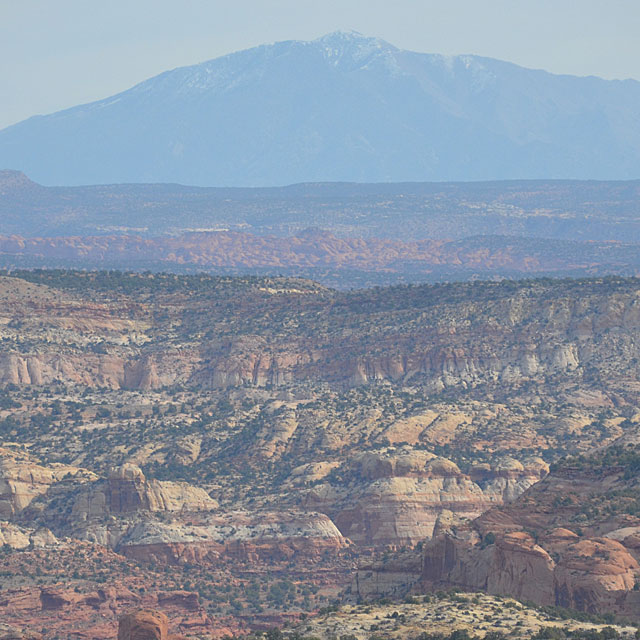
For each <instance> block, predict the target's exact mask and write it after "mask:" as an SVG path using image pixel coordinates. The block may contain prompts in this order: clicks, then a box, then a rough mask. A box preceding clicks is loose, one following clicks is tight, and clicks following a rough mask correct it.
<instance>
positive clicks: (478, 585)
mask: <svg viewBox="0 0 640 640" xmlns="http://www.w3.org/2000/svg"><path fill="white" fill-rule="evenodd" d="M594 464H595V463H594ZM634 486H637V477H636V476H635V475H633V474H632V475H631V476H629V474H625V469H624V467H619V466H616V465H615V464H612V465H611V466H606V465H605V466H603V467H601V468H597V469H591V468H590V467H589V464H586V465H585V466H584V467H582V468H580V469H577V468H575V469H574V468H571V467H563V468H561V469H559V470H557V471H555V472H554V473H552V474H550V475H549V476H548V477H547V478H546V479H544V480H543V481H542V482H540V483H539V484H537V485H536V486H534V487H532V488H531V489H530V490H529V491H527V492H526V493H525V494H523V495H522V496H521V497H520V498H519V499H517V500H516V501H515V502H514V503H512V504H511V505H507V506H503V507H498V508H494V509H491V510H489V511H487V512H486V513H485V514H483V515H482V516H480V517H479V518H477V519H476V520H475V521H473V522H472V523H470V524H467V525H463V526H460V527H458V528H457V529H456V530H455V531H453V530H451V529H449V530H443V531H441V532H439V535H438V536H436V537H434V538H433V539H432V540H431V541H430V542H427V543H426V544H425V547H424V554H423V558H422V571H421V579H420V580H421V582H422V585H423V588H434V587H436V586H442V585H456V586H460V587H463V588H468V589H471V590H473V589H482V590H486V591H488V592H489V593H493V594H502V595H505V594H510V595H513V596H515V597H517V598H520V599H524V600H531V601H533V602H537V603H540V604H548V605H558V606H564V607H569V608H573V609H578V610H582V611H590V612H601V613H602V612H607V611H610V612H614V613H617V614H620V615H624V616H630V617H634V618H636V619H637V618H638V615H639V613H638V612H639V611H640V609H639V608H638V607H639V605H640V592H638V591H636V590H635V589H634V587H635V585H636V583H637V581H638V580H640V563H639V561H640V546H639V545H638V533H639V532H640V518H638V517H637V516H636V515H632V514H629V513H626V512H625V511H624V504H625V503H624V500H625V498H622V502H620V499H619V498H617V496H620V495H622V496H625V495H628V492H629V490H630V489H631V490H632V494H631V495H633V489H632V487H634ZM590 504H593V505H597V504H609V505H610V506H611V507H612V510H611V511H610V512H609V513H607V512H603V513H601V514H600V515H597V516H594V515H591V516H588V515H587V514H590V513H592V514H593V513H599V512H597V511H591V510H590V507H589V505H590ZM534 535H535V538H534Z"/></svg>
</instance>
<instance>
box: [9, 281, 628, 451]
mask: <svg viewBox="0 0 640 640" xmlns="http://www.w3.org/2000/svg"><path fill="white" fill-rule="evenodd" d="M9 280H10V281H11V282H10V283H9V285H11V286H13V285H14V282H15V281H16V279H15V278H5V279H4V280H0V288H2V286H3V283H5V281H9ZM9 285H5V286H9ZM21 286H22V285H21ZM24 287H27V284H26V283H25V285H24ZM25 291H26V289H25ZM263 291H264V288H263V290H261V291H260V292H259V293H260V295H262V292H263ZM287 293H291V291H288V292H287ZM294 293H295V295H293V296H291V297H290V299H289V298H286V299H285V298H281V299H280V301H279V304H280V305H281V306H280V307H279V309H278V307H277V305H276V306H274V305H273V303H272V301H268V300H267V301H265V299H264V298H263V297H260V296H257V297H256V291H255V290H247V295H249V296H254V299H255V301H256V304H262V305H265V306H264V309H265V313H271V312H273V311H278V312H279V311H284V312H286V313H287V315H288V316H289V317H290V319H291V327H297V326H301V325H302V324H304V321H305V314H307V311H308V309H305V304H304V302H303V303H302V304H299V302H300V300H301V299H302V298H304V297H306V298H309V299H310V300H314V299H315V298H316V294H320V295H321V296H323V298H319V299H318V300H315V303H319V306H316V307H313V309H314V311H313V313H316V312H317V313H319V316H318V326H317V327H315V328H313V327H312V328H311V329H310V330H309V331H308V332H307V333H306V334H304V335H303V334H301V333H300V331H297V330H291V331H289V332H288V333H287V332H284V333H283V334H279V335H278V336H277V338H275V337H273V336H271V335H264V327H263V326H261V325H259V324H257V323H255V322H253V321H249V325H248V326H246V327H244V328H243V330H242V332H241V333H239V334H238V335H235V336H234V337H233V338H229V337H224V338H220V339H212V340H210V339H207V340H202V339H201V338H194V337H192V336H191V334H190V332H188V331H187V332H186V334H185V335H176V336H175V338H171V339H168V338H167V335H168V334H167V332H166V331H165V329H166V328H167V327H166V326H165V325H163V324H162V321H160V320H159V319H158V318H159V317H160V316H161V315H163V314H160V313H157V311H159V309H158V308H156V307H154V304H162V303H154V302H148V304H146V305H141V304H136V303H134V302H132V300H130V299H126V298H123V299H122V300H119V301H118V304H114V305H106V304H98V303H95V302H93V301H88V300H86V299H83V300H81V299H77V298H73V297H72V296H71V295H70V294H69V293H66V292H60V291H56V290H54V289H49V288H47V287H43V286H40V287H39V288H38V287H35V286H34V285H30V288H29V290H28V297H27V295H26V293H25V295H23V296H22V297H20V296H13V297H12V298H10V299H7V301H6V303H5V305H4V308H3V317H5V319H6V322H5V323H3V324H1V325H0V337H1V338H3V339H6V340H7V341H8V342H9V343H10V344H11V343H15V344H18V343H21V341H23V340H24V339H28V341H29V342H30V343H33V344H34V345H37V348H36V349H33V350H32V351H31V352H25V351H24V350H22V349H17V348H15V349H13V348H10V349H7V350H6V351H4V352H3V353H2V354H1V355H0V384H6V383H13V384H18V385H26V384H37V385H40V384H50V383H52V382H63V383H65V384H73V383H79V384H86V385H88V386H104V387H110V388H118V389H127V388H128V389H145V390H146V389H155V388H158V387H161V386H164V385H171V384H175V383H186V384H194V385H201V386H204V387H210V388H211V387H215V388H226V387H234V386H239V385H254V386H265V385H282V384H286V383H291V382H301V381H315V382H319V381H322V382H329V383H334V384H341V385H361V384H366V383H369V382H374V381H404V382H408V381H411V380H416V379H419V380H421V381H423V382H424V383H426V384H427V385H428V386H429V388H431V389H433V390H438V389H443V388H446V387H450V386H453V385H464V384H467V385H468V384H474V383H477V382H482V381H485V382H486V381H503V382H507V383H509V382H514V381H520V380H526V379H530V378H532V377H535V376H544V375H550V374H566V373H571V372H580V371H584V370H585V369H586V368H591V367H595V368H596V369H598V370H602V372H603V373H606V372H607V371H609V370H611V371H615V366H614V367H613V368H611V365H612V363H614V362H615V360H616V359H618V358H624V359H625V360H626V361H627V362H629V361H631V360H633V359H634V358H637V357H638V355H639V351H638V349H639V347H638V345H637V342H636V341H635V340H634V335H635V333H636V332H637V331H638V329H639V328H640V302H639V301H638V293H637V291H636V290H634V288H633V287H632V286H629V287H628V288H627V290H626V291H625V292H623V293H620V292H616V291H612V290H611V288H610V287H609V288H608V287H607V286H606V284H605V283H599V284H598V285H594V286H593V287H590V288H589V290H588V291H584V292H580V293H578V294H577V293H576V291H575V290H573V291H570V292H568V293H567V292H566V291H564V292H558V294H557V295H555V296H552V297H549V296H548V295H547V292H546V291H545V287H544V286H542V285H540V286H534V287H530V288H526V287H524V288H522V289H521V290H519V291H515V292H513V294H512V295H504V294H503V293H501V294H500V296H499V299H497V300H496V299H494V298H493V297H492V296H491V295H489V297H488V304H486V305H482V304H480V305H479V304H478V303H477V302H475V301H473V300H469V299H465V300H458V301H455V300H454V301H449V302H448V303H447V304H443V303H442V301H440V300H436V298H435V297H429V296H426V297H424V295H423V294H424V292H423V291H421V290H419V288H417V290H416V292H409V293H407V298H406V300H405V301H404V302H405V303H406V310H407V313H408V315H406V316H404V315H402V314H401V315H400V316H394V315H392V314H391V315H388V316H385V315H384V314H377V315H375V316H374V315H372V312H369V311H362V312H361V311H358V310H354V309H352V308H350V306H349V305H350V304H352V302H350V301H349V300H348V299H342V298H340V297H339V295H338V294H335V295H333V296H329V295H328V294H327V292H326V291H320V290H319V289H318V290H316V291H311V290H309V289H307V290H306V291H305V292H304V296H302V297H301V296H299V295H298V293H299V292H298V291H296V292H294ZM581 294H583V295H581ZM36 295H37V299H35V296H36ZM362 295H365V297H366V295H369V294H362ZM370 295H371V296H375V295H376V294H375V293H371V294H370ZM331 297H333V298H334V300H331V301H329V300H325V298H326V299H328V298H331ZM292 302H293V304H291V303H292ZM325 302H327V304H325ZM334 303H335V304H338V305H343V307H344V312H345V314H346V313H349V314H350V315H351V318H352V320H353V322H351V320H350V321H349V328H348V330H347V329H346V328H345V327H344V326H343V325H342V321H343V319H344V314H335V313H332V312H331V311H330V309H331V307H332V305H333V304H334ZM179 304H182V305H183V311H185V310H186V309H185V308H184V305H185V302H184V299H182V300H181V301H180V302H179ZM323 305H324V306H323ZM224 306H225V305H221V308H222V307H224ZM378 306H379V300H376V299H375V298H372V299H371V300H369V301H366V300H364V301H363V308H369V307H371V308H372V309H377V308H378ZM403 308H405V307H403ZM190 311H191V309H190ZM192 311H194V313H195V315H196V316H198V317H197V318H195V320H197V321H198V322H200V321H202V320H203V318H202V317H201V314H202V313H207V314H208V319H209V320H211V322H212V323H213V324H215V323H219V322H221V320H222V318H221V317H220V316H218V315H216V313H217V312H216V311H215V309H212V307H211V305H208V306H207V308H206V311H203V309H202V308H199V309H193V310H192ZM373 313H375V312H373ZM238 314H239V315H244V314H243V311H242V310H238ZM299 314H300V315H299ZM236 320H237V318H236ZM399 322H400V324H399ZM374 323H375V324H378V325H380V331H381V335H384V338H383V339H380V340H377V341H376V348H375V350H374V351H373V352H372V350H371V349H370V348H369V347H368V346H365V345H367V340H363V337H364V336H367V335H368V331H369V328H370V326H371V325H372V324H374ZM497 326H500V331H497V330H496V327H497ZM320 327H322V331H320V330H319V328H320ZM383 329H384V331H383ZM194 334H198V335H200V334H199V333H198V332H194ZM614 334H615V340H613V337H612V336H613V335H614ZM409 337H410V339H409ZM272 338H273V339H272ZM97 344H100V345H102V346H103V347H104V348H102V349H99V350H96V349H95V346H96V345H97ZM610 355H612V356H613V357H611V358H610V357H609V356H610ZM284 428H285V430H286V426H285V427H284ZM393 437H394V436H393V433H391V434H390V441H393V439H392V438H393Z"/></svg>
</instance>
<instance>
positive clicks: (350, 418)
mask: <svg viewBox="0 0 640 640" xmlns="http://www.w3.org/2000/svg"><path fill="white" fill-rule="evenodd" d="M0 302H1V305H2V306H1V309H0V339H1V341H2V342H1V344H2V350H1V357H0V379H1V380H2V387H1V388H0V440H1V448H0V519H1V522H0V542H2V545H3V546H2V547H1V550H2V553H0V572H2V573H1V575H2V576H3V581H2V591H1V592H0V613H1V614H2V616H3V619H6V621H7V624H9V625H13V626H19V625H20V624H22V627H23V628H25V629H29V630H30V632H31V631H32V632H33V633H42V629H43V628H46V629H47V633H49V634H53V633H57V634H68V633H73V634H74V637H78V638H83V639H86V640H93V638H103V637H114V638H115V636H116V634H117V626H118V619H119V618H120V617H121V616H122V615H124V614H127V613H128V612H130V611H132V610H134V609H135V610H137V609H154V610H156V609H157V610H159V611H161V612H164V613H165V614H166V615H167V616H168V619H169V623H170V627H171V630H172V632H173V633H178V634H182V635H184V636H185V637H196V636H197V635H198V634H200V635H201V636H205V637H206V636H207V634H208V635H209V636H217V637H220V636H223V635H225V634H239V633H248V632H258V631H260V630H264V629H267V628H270V627H272V626H274V625H283V624H296V623H297V621H299V620H300V619H301V616H308V615H309V614H313V613H314V612H317V611H318V610H319V609H322V608H323V607H327V606H328V605H330V603H332V602H334V601H336V600H337V599H340V600H341V601H345V600H349V599H352V600H357V599H362V600H365V601H368V600H371V599H376V598H381V597H394V598H404V597H405V596H406V595H407V594H409V595H410V596H411V594H423V593H432V592H434V591H436V590H441V589H443V588H447V589H449V588H451V587H456V588H463V589H466V590H469V591H479V590H484V591H487V592H489V593H494V594H497V595H503V594H506V593H513V595H517V596H518V597H519V598H521V599H530V600H532V601H535V602H537V603H538V604H540V605H554V606H565V607H570V608H573V609H580V610H584V611H590V612H593V613H594V614H601V613H602V612H603V611H612V612H614V613H615V614H617V615H620V616H623V617H624V616H626V617H631V618H632V617H633V615H634V611H635V608H636V607H637V602H636V600H635V598H636V594H637V593H638V592H637V591H635V585H636V582H635V580H636V578H637V575H638V558H637V549H636V546H637V545H635V542H636V541H635V537H637V535H636V533H634V532H635V528H636V527H637V526H638V524H637V523H635V520H634V518H635V517H636V516H635V515H634V514H633V513H632V512H631V511H629V509H627V511H629V512H628V513H627V512H626V511H624V509H623V508H622V507H621V511H620V512H619V513H616V514H615V515H614V516H610V515H607V514H606V513H603V514H602V517H600V516H597V514H596V512H595V511H593V512H592V511H584V509H583V508H584V507H585V505H586V504H587V502H588V500H592V501H593V500H594V498H593V495H594V494H596V493H597V492H598V491H601V492H604V493H602V495H606V496H611V495H613V496H616V498H615V499H616V500H617V501H619V500H621V499H622V498H620V495H623V497H624V496H626V493H624V492H626V491H629V490H631V491H632V492H633V491H635V488H634V487H635V485H629V478H628V477H627V475H628V474H627V471H626V470H625V469H626V468H623V467H621V466H620V464H617V463H616V464H613V463H611V464H607V465H605V466H602V468H600V467H598V468H599V469H600V471H597V472H596V471H594V470H593V469H591V470H590V468H591V467H593V468H594V469H595V467H596V466H597V465H595V463H587V462H579V463H575V464H578V465H580V464H581V465H582V467H585V468H586V471H585V470H580V469H578V470H576V469H574V467H572V466H571V465H572V464H574V463H571V462H570V461H571V460H574V459H575V460H578V461H580V460H583V461H584V460H597V457H596V458H593V456H597V455H601V456H606V455H613V453H611V454H607V453H606V452H616V451H618V450H619V448H620V447H623V450H625V451H626V449H624V447H631V446H635V439H634V438H636V435H635V434H636V433H637V429H638V424H640V401H639V398H638V394H639V391H640V384H639V383H638V375H639V373H640V371H639V369H638V367H639V366H640V364H639V362H640V354H639V353H638V344H639V343H638V341H637V339H636V337H637V333H638V330H639V329H640V285H639V284H638V281H637V280H636V279H633V278H617V277H607V278H593V279H586V280H549V279H539V280H528V281H520V282H513V281H501V282H473V283H455V284H439V285H419V286H418V285H411V286H396V287H388V288H377V289H369V290H356V291H338V290H335V289H331V288H328V287H325V286H323V285H320V284H317V283H314V282H312V281H309V280H305V279H302V278H295V279H294V278H284V277H278V278H274V277H255V276H251V277H249V276H244V277H215V276H210V275H205V274H199V275H191V276H180V275H173V274H158V273H155V274H154V273H144V274H135V273H120V272H69V271H55V270H47V271H37V270H36V271H29V272H27V271H25V272H14V273H11V274H7V275H4V276H2V277H0ZM629 450H631V449H629ZM598 452H601V453H598ZM567 456H569V458H567ZM575 464H574V466H575ZM625 464H635V463H634V462H633V460H631V462H629V461H628V460H627V461H626V462H625ZM582 467H581V469H582ZM608 467H610V468H611V470H610V472H609V470H607V469H608ZM634 468H635V467H634ZM572 469H573V470H572ZM589 472H591V473H594V474H595V475H594V476H593V477H589V478H587V480H584V479H581V478H582V476H581V474H583V475H584V473H587V475H588V473H589ZM563 474H564V475H563ZM625 474H627V475H625ZM574 485H575V486H574ZM599 487H600V488H599ZM620 492H622V493H620ZM574 495H575V499H574V498H573V497H571V496H574ZM567 496H569V497H570V498H571V500H572V502H571V505H569V504H567V505H564V503H563V502H562V501H563V500H565V499H568V498H567ZM624 499H625V500H626V499H627V498H626V497H624ZM607 500H609V501H610V499H609V498H607ZM549 501H551V503H549ZM554 501H555V502H558V505H560V506H558V505H556V504H555V502H554ZM561 502H562V504H561ZM616 504H617V502H616ZM625 504H626V503H625ZM594 505H595V503H594ZM594 508H595V507H594ZM624 508H626V507H624ZM549 513H554V514H556V515H557V518H555V516H554V518H555V519H553V521H551V520H549V517H550V516H549ZM580 513H582V515H581V516H580V517H581V520H576V521H574V520H573V519H572V518H575V517H577V516H578V515H579V514H580ZM563 514H564V515H563ZM599 518H600V519H599ZM607 518H608V519H607ZM489 534H491V535H489ZM634 536H635V537H634ZM634 545H635V546H634ZM488 576H491V577H490V578H489V577H488ZM515 576H520V577H519V578H516V577H515ZM536 584H541V585H547V587H548V588H542V587H536V586H535V585H536ZM536 588H539V591H536ZM549 594H555V595H549ZM52 612H55V613H54V614H53V615H52ZM43 635H45V636H46V634H43Z"/></svg>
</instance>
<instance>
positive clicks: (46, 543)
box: [0, 521, 59, 549]
mask: <svg viewBox="0 0 640 640" xmlns="http://www.w3.org/2000/svg"><path fill="white" fill-rule="evenodd" d="M5 544H6V545H8V546H9V547H11V548H12V549H27V548H28V547H36V548H37V547H55V546H56V545H58V544H59V541H58V539H57V538H56V537H55V536H54V535H53V533H51V531H49V529H45V528H41V529H37V530H34V529H28V528H26V527H19V526H17V525H15V524H13V523H11V522H2V521H0V545H5Z"/></svg>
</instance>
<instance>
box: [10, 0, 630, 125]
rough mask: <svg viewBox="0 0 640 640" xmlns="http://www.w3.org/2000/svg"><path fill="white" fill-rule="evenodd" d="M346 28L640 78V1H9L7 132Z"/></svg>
mask: <svg viewBox="0 0 640 640" xmlns="http://www.w3.org/2000/svg"><path fill="white" fill-rule="evenodd" d="M338 29H343V30H349V29H353V30H356V31H360V32H361V33H363V34H365V35H371V36H377V37H381V38H383V39H385V40H388V41H389V42H391V43H392V44H395V45H396V46H398V47H401V48H404V49H412V50H415V51H423V52H429V53H444V54H456V53H473V54H478V55H484V56H490V57H494V58H501V59H503V60H509V61H511V62H515V63H517V64H521V65H523V66H528V67H535V68H543V69H547V70H549V71H553V72H555V73H571V74H576V75H598V76H601V77H604V78H636V79H640V38H639V37H638V34H639V33H640V0H439V1H432V0H393V1H390V0H384V1H383V0H313V1H310V0H268V1H267V0H263V1H259V0H233V1H232V0H208V1H207V0H128V1H123V0H110V1H109V2H104V0H101V1H100V2H98V1H97V0H0V61H1V63H0V86H1V87H2V92H1V94H0V96H1V97H0V128H2V127H4V126H6V125H9V124H11V123H14V122H17V121H19V120H22V119H24V118H27V117H29V116H31V115H34V114H38V113H49V112H51V111H56V110H58V109H62V108H66V107H69V106H73V105H75V104H78V103H82V102H89V101H92V100H96V99H99V98H103V97H105V96H108V95H111V94H113V93H116V92H118V91H121V90H123V89H126V88H128V87H130V86H131V85H133V84H135V83H137V82H139V81H141V80H144V79H145V78H148V77H150V76H153V75H155V74H157V73H160V72H162V71H164V70H166V69H170V68H173V67H177V66H182V65H186V64H193V63H196V62H201V61H203V60H208V59H210V58H214V57H217V56H219V55H223V54H225V53H229V52H231V51H237V50H239V49H244V48H247V47H250V46H254V45H257V44H262V43H265V42H274V41H277V40H289V39H304V40H306V39H313V38H316V37H318V36H320V35H323V34H325V33H328V32H331V31H336V30H338Z"/></svg>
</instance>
